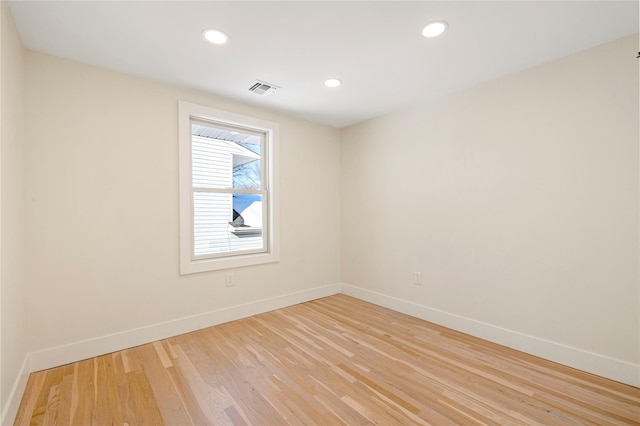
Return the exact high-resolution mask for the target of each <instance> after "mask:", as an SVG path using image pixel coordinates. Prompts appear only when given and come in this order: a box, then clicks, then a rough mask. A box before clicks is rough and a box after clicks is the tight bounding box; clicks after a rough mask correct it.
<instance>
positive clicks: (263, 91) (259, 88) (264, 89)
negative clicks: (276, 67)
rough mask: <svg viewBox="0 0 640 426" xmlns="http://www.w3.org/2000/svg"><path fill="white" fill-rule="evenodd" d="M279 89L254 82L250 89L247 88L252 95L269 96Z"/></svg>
mask: <svg viewBox="0 0 640 426" xmlns="http://www.w3.org/2000/svg"><path fill="white" fill-rule="evenodd" d="M277 89H279V87H278V86H276V85H274V84H271V83H265V82H264V81H260V80H256V82H255V83H253V85H252V86H251V87H249V91H250V92H253V93H257V94H258V95H265V96H266V95H269V94H271V93H273V92H275V91H276V90H277Z"/></svg>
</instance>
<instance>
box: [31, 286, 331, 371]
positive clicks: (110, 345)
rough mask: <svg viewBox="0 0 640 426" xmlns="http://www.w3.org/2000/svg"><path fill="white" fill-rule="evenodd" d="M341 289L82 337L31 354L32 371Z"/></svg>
mask: <svg viewBox="0 0 640 426" xmlns="http://www.w3.org/2000/svg"><path fill="white" fill-rule="evenodd" d="M340 289H341V286H340V284H331V285H327V286H323V287H316V288H312V289H309V290H302V291H298V292H295V293H289V294H284V295H281V296H276V297H272V298H269V299H263V300H258V301H255V302H250V303H246V304H243V305H236V306H231V307H228V308H223V309H219V310H216V311H210V312H205V313H202V314H197V315H192V316H189V317H184V318H179V319H175V320H171V321H166V322H163V323H159V324H153V325H149V326H146V327H140V328H135V329H132V330H127V331H123V332H119V333H113V334H108V335H106V336H100V337H96V338H92V339H87V340H82V341H80V342H74V343H69V344H67V345H61V346H56V347H53V348H47V349H43V350H40V351H37V352H32V353H30V354H29V358H30V372H33V371H39V370H44V369H47V368H52V367H57V366H59V365H64V364H69V363H71V362H76V361H80V360H83V359H87V358H91V357H95V356H99V355H104V354H108V353H111V352H115V351H120V350H123V349H128V348H131V347H134V346H139V345H143V344H145V343H151V342H155V341H156V340H160V339H166V338H169V337H173V336H177V335H180V334H184V333H189V332H191V331H195V330H200V329H202V328H206V327H211V326H214V325H218V324H222V323H225V322H229V321H235V320H238V319H241V318H246V317H250V316H252V315H258V314H261V313H264V312H269V311H273V310H275V309H281V308H285V307H287V306H292V305H295V304H298V303H303V302H308V301H310V300H315V299H319V298H321V297H326V296H331V295H333V294H337V293H340Z"/></svg>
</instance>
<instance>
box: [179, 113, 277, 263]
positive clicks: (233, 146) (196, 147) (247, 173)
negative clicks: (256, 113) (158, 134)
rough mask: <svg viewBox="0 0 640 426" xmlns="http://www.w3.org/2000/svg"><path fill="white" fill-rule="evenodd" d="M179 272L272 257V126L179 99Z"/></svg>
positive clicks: (274, 149) (274, 159)
mask: <svg viewBox="0 0 640 426" xmlns="http://www.w3.org/2000/svg"><path fill="white" fill-rule="evenodd" d="M178 127H179V129H178V131H179V156H180V160H179V161H180V273H182V274H188V273H193V272H203V271H211V270H217V269H226V268H234V267H240V266H248V265H255V264H261V263H269V262H276V261H278V260H279V250H278V208H277V205H278V204H277V201H278V198H277V195H278V194H277V189H278V185H277V164H278V161H277V160H278V158H277V156H278V149H277V147H278V125H277V124H276V123H272V122H269V121H265V120H260V119H257V118H253V117H248V116H244V115H241V114H235V113H231V112H227V111H221V110H216V109H213V108H209V107H205V106H201V105H196V104H192V103H188V102H182V101H181V102H180V103H179V123H178Z"/></svg>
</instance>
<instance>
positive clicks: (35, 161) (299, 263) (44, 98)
mask: <svg viewBox="0 0 640 426" xmlns="http://www.w3.org/2000/svg"><path fill="white" fill-rule="evenodd" d="M24 98H25V121H26V122H27V123H29V126H27V127H26V128H25V135H24V136H25V145H26V164H27V168H26V197H27V205H26V217H27V223H28V229H27V232H26V239H25V244H26V253H27V267H26V278H27V281H28V283H29V289H28V300H29V307H28V317H29V333H28V334H29V349H30V350H31V351H36V350H40V349H46V348H51V347H54V346H57V345H63V344H68V343H73V342H77V341H80V340H82V339H89V338H95V337H99V336H104V335H107V334H109V333H118V332H121V331H125V330H131V329H134V328H136V327H143V326H147V325H153V324H158V323H161V322H164V321H170V320H173V319H177V318H182V317H187V316H190V315H196V314H199V313H203V312H208V311H213V310H216V309H222V308H225V307H229V306H234V305H239V304H245V303H249V302H252V301H257V300H261V299H266V298H270V297H275V296H278V295H284V294H288V293H292V292H296V291H301V290H305V289H311V288H315V287H318V286H324V285H328V284H333V283H338V282H339V281H340V253H339V250H338V249H337V248H338V247H339V246H340V237H339V235H340V188H339V184H340V182H339V178H340V169H339V164H340V145H339V143H340V139H339V131H338V130H336V129H332V128H328V127H325V126H321V125H316V124H311V123H308V122H304V121H301V120H296V119H292V118H288V117H286V116H283V115H280V114H277V113H274V112H268V111H267V110H266V109H260V108H256V107H250V106H247V105H243V104H240V103H236V102H232V101H228V100H224V99H221V98H217V97H215V96H209V95H205V94H202V93H197V92H193V91H189V90H183V89H180V88H176V87H171V86H167V85H162V84H157V83H152V82H149V81H145V80H141V79H137V78H133V77H129V76H125V75H122V74H117V73H113V72H109V71H105V70H101V69H97V68H93V67H89V66H85V65H82V64H79V63H75V62H71V61H67V60H63V59H59V58H55V57H52V56H47V55H44V54H40V53H36V52H31V51H27V52H26V53H25V96H24ZM178 100H186V101H189V102H194V103H200V104H203V105H208V106H211V107H214V108H218V109H225V110H229V111H233V112H238V113H242V114H246V115H251V116H255V117H258V118H262V119H266V120H270V121H276V122H278V123H280V164H281V168H280V198H281V204H280V211H281V217H280V220H281V261H280V262H279V263H275V264H267V265H261V266H255V267H248V268H241V269H237V270H235V271H234V272H235V280H234V281H235V287H230V288H227V287H226V286H225V271H218V272H211V273H199V274H191V275H188V276H180V275H179V274H178V264H179V258H178V248H179V245H178V225H179V223H178V169H177V168H178V157H177V155H178V139H177V138H178V130H177V122H178V115H177V114H178ZM267 103H268V100H265V104H267Z"/></svg>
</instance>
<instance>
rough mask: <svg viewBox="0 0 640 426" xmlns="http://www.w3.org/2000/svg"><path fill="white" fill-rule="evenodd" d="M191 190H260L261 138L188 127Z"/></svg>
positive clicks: (238, 132)
mask: <svg viewBox="0 0 640 426" xmlns="http://www.w3.org/2000/svg"><path fill="white" fill-rule="evenodd" d="M191 134H192V145H191V161H192V176H193V186H194V188H225V189H228V188H236V189H255V190H260V189H262V155H261V151H262V140H263V135H259V134H251V133H244V132H241V131H234V130H231V129H226V128H224V127H223V126H221V127H220V128H217V127H213V126H204V125H202V124H195V123H192V125H191Z"/></svg>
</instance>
